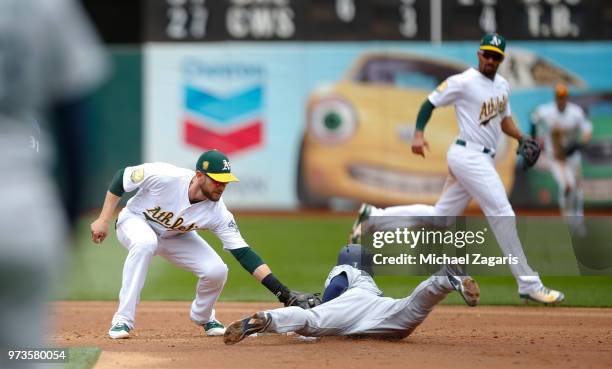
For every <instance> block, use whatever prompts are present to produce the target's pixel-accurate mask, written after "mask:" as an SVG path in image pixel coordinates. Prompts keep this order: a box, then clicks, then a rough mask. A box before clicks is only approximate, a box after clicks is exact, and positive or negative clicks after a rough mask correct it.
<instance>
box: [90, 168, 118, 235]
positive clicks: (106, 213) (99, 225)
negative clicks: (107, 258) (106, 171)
mask: <svg viewBox="0 0 612 369" xmlns="http://www.w3.org/2000/svg"><path fill="white" fill-rule="evenodd" d="M124 170H125V169H120V170H119V171H117V173H115V176H114V177H113V180H112V181H111V184H110V186H109V188H108V191H106V196H105V198H104V205H102V210H101V211H100V215H99V216H98V219H96V220H94V221H93V223H91V226H90V228H91V240H92V241H93V242H94V243H96V244H100V243H102V242H103V241H104V239H105V238H106V236H107V235H108V225H109V224H110V221H111V220H112V219H113V214H114V213H115V209H116V208H117V205H118V204H119V201H120V200H121V196H122V195H123V194H124V193H125V190H124V189H123V172H124Z"/></svg>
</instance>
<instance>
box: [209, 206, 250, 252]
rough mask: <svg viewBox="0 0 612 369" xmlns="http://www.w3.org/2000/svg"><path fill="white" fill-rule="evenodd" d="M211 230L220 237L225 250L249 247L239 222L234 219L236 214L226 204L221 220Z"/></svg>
mask: <svg viewBox="0 0 612 369" xmlns="http://www.w3.org/2000/svg"><path fill="white" fill-rule="evenodd" d="M222 205H223V204H222ZM211 231H212V232H213V233H214V234H215V235H216V236H217V237H219V239H220V240H221V242H222V243H223V248H224V249H225V250H234V249H239V248H241V247H249V245H248V244H247V243H246V241H245V240H244V238H242V235H241V234H240V230H239V229H238V224H237V223H236V220H234V215H233V214H232V213H230V211H229V210H227V208H225V205H223V210H222V216H221V220H220V221H219V222H218V223H217V226H216V227H215V228H213V229H211Z"/></svg>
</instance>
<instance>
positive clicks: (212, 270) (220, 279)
mask: <svg viewBox="0 0 612 369" xmlns="http://www.w3.org/2000/svg"><path fill="white" fill-rule="evenodd" d="M227 271H228V269H227V265H225V264H224V263H219V264H215V265H213V266H211V267H209V268H208V269H207V270H206V272H205V273H202V274H201V275H199V276H198V277H200V278H204V279H206V280H207V281H208V282H209V283H213V284H215V285H219V286H223V285H224V284H225V281H226V280H227Z"/></svg>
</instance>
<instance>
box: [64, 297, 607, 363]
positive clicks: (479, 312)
mask: <svg viewBox="0 0 612 369" xmlns="http://www.w3.org/2000/svg"><path fill="white" fill-rule="evenodd" d="M189 306H190V302H187V301H180V302H149V301H147V302H142V303H141V304H140V305H139V308H138V315H137V319H138V322H137V328H136V330H135V336H134V337H132V338H130V339H127V340H111V339H109V338H108V336H107V330H108V328H109V324H110V319H111V317H112V314H113V312H114V310H115V308H116V302H95V301H83V302H80V301H65V302H64V301H62V302H55V303H53V305H52V315H53V318H54V322H55V333H54V334H53V337H52V339H53V344H54V345H55V346H56V347H78V346H88V347H91V346H95V347H99V348H101V349H102V354H101V356H100V359H99V360H98V363H97V365H96V366H95V368H96V369H105V368H217V369H229V368H269V369H276V368H278V369H292V368H317V369H318V368H364V369H366V368H367V369H379V368H380V369H382V368H402V369H404V368H423V369H427V368H455V369H459V368H470V369H478V368H492V367H494V368H521V369H526V368H555V369H558V368H610V366H611V365H612V309H595V308H564V307H488V306H484V307H483V306H480V307H476V308H468V307H464V306H446V305H442V306H438V307H436V309H434V311H433V313H432V314H431V315H430V316H429V317H428V318H427V320H426V321H425V322H424V323H423V324H422V325H421V326H420V327H419V328H417V330H416V331H415V332H414V333H413V334H412V335H411V336H409V337H407V338H405V339H404V340H401V341H395V342H392V341H380V340H373V339H349V338H342V337H325V338H323V339H321V340H318V341H314V342H305V341H301V340H298V339H297V338H296V337H295V336H286V335H264V336H259V337H250V338H247V339H245V340H244V341H242V342H240V343H239V344H237V345H235V346H226V345H224V344H223V340H222V338H220V337H206V336H205V335H204V332H203V330H202V329H201V328H199V327H198V326H195V325H194V324H193V323H191V322H190V320H189ZM274 307H280V306H279V305H277V304H269V303H267V304H266V303H264V304H262V303H232V302H224V303H218V304H217V306H216V309H217V318H218V319H220V320H221V321H222V322H223V323H225V324H229V323H230V322H231V321H233V320H236V319H238V318H240V317H242V316H245V315H248V314H251V313H253V312H255V311H257V310H262V309H266V308H274Z"/></svg>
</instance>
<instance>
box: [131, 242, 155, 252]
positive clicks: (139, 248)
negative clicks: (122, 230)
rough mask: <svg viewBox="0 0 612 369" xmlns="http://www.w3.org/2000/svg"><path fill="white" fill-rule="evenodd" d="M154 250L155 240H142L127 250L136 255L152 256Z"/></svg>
mask: <svg viewBox="0 0 612 369" xmlns="http://www.w3.org/2000/svg"><path fill="white" fill-rule="evenodd" d="M155 251H157V242H155V241H142V242H138V243H136V244H135V245H134V246H133V247H132V248H131V249H130V251H129V252H130V254H134V255H136V256H153V255H155Z"/></svg>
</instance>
